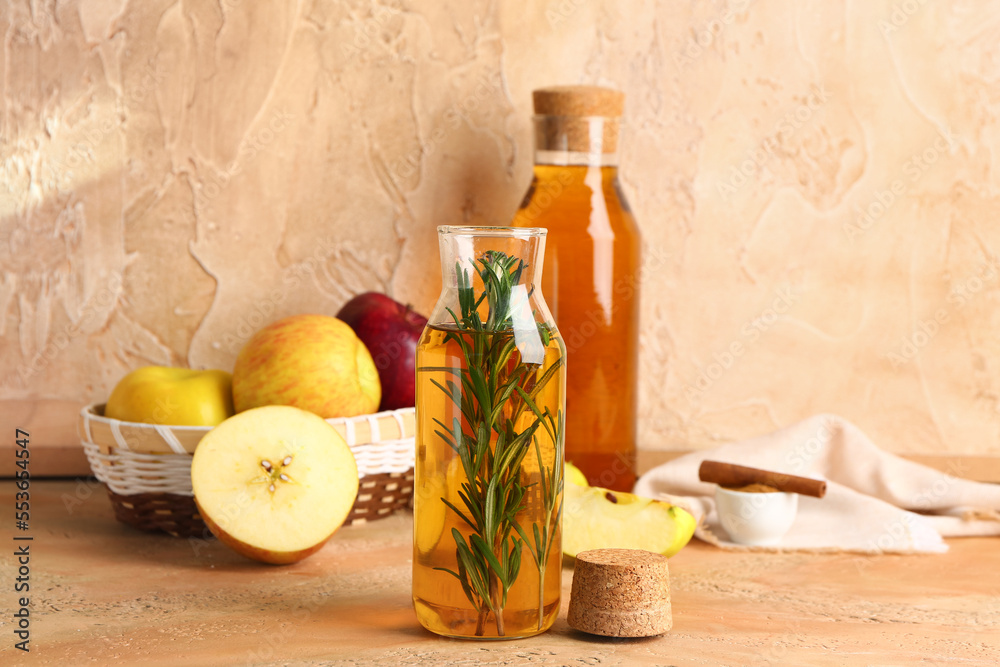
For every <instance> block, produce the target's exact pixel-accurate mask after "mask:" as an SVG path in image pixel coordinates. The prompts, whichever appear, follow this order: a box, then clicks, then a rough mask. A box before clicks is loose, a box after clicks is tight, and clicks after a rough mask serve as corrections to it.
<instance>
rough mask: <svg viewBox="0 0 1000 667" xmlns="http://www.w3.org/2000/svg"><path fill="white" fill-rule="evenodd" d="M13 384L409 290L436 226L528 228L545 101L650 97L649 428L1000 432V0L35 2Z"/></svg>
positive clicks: (631, 143)
mask: <svg viewBox="0 0 1000 667" xmlns="http://www.w3.org/2000/svg"><path fill="white" fill-rule="evenodd" d="M0 27H2V31H3V35H4V44H3V51H2V55H0V57H2V59H3V62H2V71H3V82H2V86H3V88H2V97H0V103H2V114H0V123H2V125H0V151H2V162H0V170H2V171H0V179H2V183H0V217H2V233H0V237H2V238H0V273H2V276H0V354H2V356H0V359H2V361H0V381H2V383H3V384H2V388H0V399H6V400H12V399H26V398H27V399H66V400H75V401H80V402H83V401H89V400H93V399H100V398H102V397H104V396H106V394H107V392H108V391H109V390H110V388H111V387H112V386H113V384H114V382H115V381H116V380H117V379H118V378H119V377H121V375H123V374H124V373H125V372H126V371H127V370H128V369H130V368H133V367H136V366H139V365H142V364H149V363H156V364H178V365H184V364H189V365H191V366H193V367H213V366H214V367H222V368H228V367H230V366H231V364H232V362H233V360H234V357H235V354H236V352H237V351H238V349H239V346H240V344H241V342H242V341H243V340H245V338H246V337H247V336H248V335H249V334H250V333H251V332H252V330H253V329H255V328H256V327H259V326H260V325H262V324H264V323H266V322H267V321H270V320H273V319H275V318H277V317H279V316H283V315H287V314H291V313H296V312H301V311H319V312H326V313H334V312H336V310H337V309H338V308H339V306H340V305H341V303H343V302H344V301H345V300H346V299H347V298H348V297H349V296H350V295H352V294H354V293H356V292H359V291H362V290H367V289H377V290H384V291H387V292H388V293H390V294H392V295H393V296H395V297H396V298H398V299H400V300H403V301H410V302H413V303H414V304H416V305H417V306H418V307H420V308H422V309H424V310H427V309H429V307H430V305H431V304H432V302H433V300H434V298H435V296H436V290H437V288H438V284H439V282H438V281H439V269H438V265H437V258H436V253H437V251H436V247H435V245H434V235H433V234H432V230H433V228H434V226H435V225H438V224H443V223H491V224H493V223H497V224H499V223H504V222H506V221H507V220H509V219H510V217H511V215H512V213H513V211H514V209H515V207H516V205H517V203H518V201H519V200H520V197H521V195H522V193H523V191H524V189H525V187H526V186H527V183H528V180H529V178H530V170H531V160H532V155H531V150H530V146H531V137H530V124H529V117H530V114H531V108H530V91H531V90H532V89H533V88H535V87H538V86H542V85H547V84H554V83H599V84H610V85H616V86H618V87H621V88H622V89H624V90H625V91H626V93H627V95H628V105H627V123H628V127H627V136H626V140H625V146H624V148H623V154H622V162H623V168H622V180H623V184H624V187H625V190H626V192H627V194H628V196H629V197H630V199H631V202H632V205H633V208H634V209H635V213H636V216H637V218H638V219H639V221H640V224H641V226H642V228H643V233H644V236H645V240H646V243H647V249H646V258H647V259H646V264H645V267H644V269H645V270H644V277H645V285H646V286H645V292H644V297H643V317H644V320H643V330H642V343H643V358H644V375H643V379H642V383H643V388H644V391H643V401H642V405H641V417H642V428H641V433H642V443H643V445H644V446H645V447H648V448H685V447H703V446H710V445H711V444H712V443H714V442H717V441H722V440H731V439H735V438H740V437H743V436H749V435H754V434H758V433H761V432H764V431H767V430H770V429H772V428H774V427H776V426H780V425H784V424H787V423H790V422H792V421H795V420H798V419H800V418H803V417H806V416H808V415H810V414H812V413H816V412H820V411H830V412H836V413H839V414H842V415H844V416H845V417H847V418H849V419H851V420H853V421H855V422H857V423H858V424H859V425H860V426H861V427H862V428H864V429H865V430H867V431H869V432H870V433H871V434H872V435H873V436H874V437H875V438H876V440H877V442H879V443H881V444H882V445H883V446H885V447H887V448H890V449H893V450H896V451H900V452H910V453H935V452H945V451H947V452H964V453H985V454H989V453H1000V439H998V436H1000V412H998V410H1000V394H998V392H1000V382H998V379H997V378H998V373H1000V336H998V332H1000V308H998V297H1000V279H998V278H1000V270H998V266H997V265H996V264H995V262H997V261H998V258H997V255H996V253H997V252H1000V231H998V226H997V224H996V218H997V215H998V213H1000V198H998V193H1000V191H998V186H1000V180H998V179H1000V177H998V174H997V171H996V168H997V167H996V165H995V164H994V162H995V160H996V157H995V156H996V155H997V153H998V151H1000V3H997V2H972V1H968V0H965V1H954V2H945V1H936V2H930V1H924V0H897V1H896V2H895V3H892V2H887V1H881V2H846V1H845V0H838V1H833V0H813V1H809V2H801V1H794V0H758V1H757V2H752V1H749V0H733V1H732V2H728V3H727V2H694V1H689V2H683V3H679V2H670V1H668V0H660V1H649V2H634V3H633V2H628V3H626V2H615V1H613V0H605V1H604V2H596V1H595V2H590V1H588V0H563V1H561V2H560V1H557V0H551V1H550V2H534V1H530V2H505V3H488V2H464V1H461V2H460V1H458V0H454V1H450V2H430V1H426V2H405V3H398V2H395V3H394V2H391V1H390V2H387V4H385V5H381V4H375V3H370V2H349V3H334V2H328V1H317V2H299V3H295V2H284V1H278V0H266V1H265V0H253V1H251V0H219V1H212V2H209V1H194V0H191V1H186V2H167V1H163V0H148V1H143V2H138V1H133V2H127V1H126V0H118V1H112V0H105V1H99V0H86V1H80V2H62V3H59V5H58V7H57V6H56V3H55V2H52V1H49V2H45V1H40V2H30V3H29V2H27V0H13V1H10V2H7V3H6V4H4V5H3V6H2V9H0Z"/></svg>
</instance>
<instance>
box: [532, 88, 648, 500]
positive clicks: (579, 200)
mask: <svg viewBox="0 0 1000 667" xmlns="http://www.w3.org/2000/svg"><path fill="white" fill-rule="evenodd" d="M624 102H625V96H624V94H622V93H621V92H618V91H615V90H610V89H608V88H599V87H595V86H566V87H556V88H544V89H541V90H536V91H535V92H534V104H535V113H536V116H535V119H534V121H535V170H534V176H533V178H532V180H531V185H530V187H529V188H528V192H527V194H526V195H525V197H524V200H523V202H522V204H521V207H520V209H519V210H518V212H517V214H516V215H515V217H514V221H513V226H514V227H544V228H546V229H548V231H549V234H548V251H547V253H546V257H545V272H544V276H545V278H544V280H543V281H542V292H543V294H544V295H545V299H546V300H547V301H548V304H549V306H550V307H551V309H552V314H553V315H554V317H555V320H556V323H557V324H558V325H559V329H560V331H561V332H562V335H563V340H564V341H565V344H566V350H567V356H568V359H569V375H568V381H567V394H566V406H567V408H566V409H567V411H566V460H567V461H568V462H570V463H573V464H574V465H576V466H577V467H579V468H580V470H582V471H583V473H584V474H585V475H586V476H587V480H588V481H589V482H590V483H591V484H592V485H597V486H603V487H608V488H611V489H614V490H618V491H631V490H632V487H633V485H634V484H635V480H636V472H635V464H636V438H637V433H636V416H637V411H638V351H639V262H640V255H641V245H642V242H641V238H640V235H639V229H638V227H637V226H636V223H635V219H634V218H633V217H632V212H631V210H630V209H629V206H628V203H627V202H626V201H625V196H624V194H622V190H621V187H620V185H619V183H618V136H619V118H620V116H621V115H622V111H623V109H624Z"/></svg>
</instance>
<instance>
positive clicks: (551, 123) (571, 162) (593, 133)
mask: <svg viewBox="0 0 1000 667" xmlns="http://www.w3.org/2000/svg"><path fill="white" fill-rule="evenodd" d="M534 121H535V164H536V165H553V166H588V167H617V166H618V129H619V119H617V118H605V117H601V116H535V118H534Z"/></svg>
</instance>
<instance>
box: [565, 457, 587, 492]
mask: <svg viewBox="0 0 1000 667" xmlns="http://www.w3.org/2000/svg"><path fill="white" fill-rule="evenodd" d="M563 476H564V477H565V478H566V481H567V482H569V483H570V484H576V485H577V486H589V484H588V483H587V476H586V475H584V474H583V471H582V470H580V469H579V468H577V467H576V466H575V465H573V464H572V463H570V462H569V461H567V462H566V471H565V473H563Z"/></svg>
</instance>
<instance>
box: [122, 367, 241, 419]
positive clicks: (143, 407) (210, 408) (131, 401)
mask: <svg viewBox="0 0 1000 667" xmlns="http://www.w3.org/2000/svg"><path fill="white" fill-rule="evenodd" d="M232 383H233V378H232V376H231V375H230V374H229V373H227V372H226V371H220V370H210V371H194V370H190V369H187V368H168V367H166V366H145V367H143V368H137V369H136V370H134V371H132V372H131V373H129V374H128V375H126V376H125V377H123V378H122V379H121V380H120V381H119V382H118V384H117V385H115V388H114V390H112V392H111V396H110V397H109V398H108V403H107V405H105V406H104V416H105V417H110V418H111V419H120V420H121V421H127V422H141V423H144V424H170V425H174V426H215V425H216V424H219V423H220V422H222V420H224V419H226V418H227V417H230V416H232V414H233V391H232Z"/></svg>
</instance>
